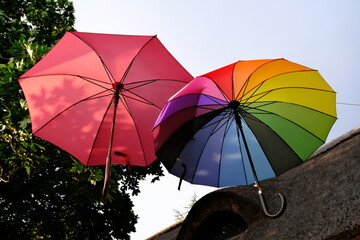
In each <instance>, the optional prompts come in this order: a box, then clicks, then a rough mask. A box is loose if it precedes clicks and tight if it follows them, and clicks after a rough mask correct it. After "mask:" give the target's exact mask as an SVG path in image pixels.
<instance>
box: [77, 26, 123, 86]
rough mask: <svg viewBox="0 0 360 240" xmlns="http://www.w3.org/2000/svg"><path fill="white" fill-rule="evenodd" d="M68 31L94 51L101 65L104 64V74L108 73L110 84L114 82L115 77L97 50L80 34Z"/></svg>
mask: <svg viewBox="0 0 360 240" xmlns="http://www.w3.org/2000/svg"><path fill="white" fill-rule="evenodd" d="M70 33H72V34H73V35H74V36H75V37H77V38H78V39H80V40H81V41H82V42H83V43H85V44H86V45H87V46H88V47H89V48H91V49H92V50H93V51H94V53H95V54H96V56H97V57H98V58H99V59H100V61H101V63H102V65H103V66H104V70H105V72H106V74H107V75H108V77H109V80H110V82H111V83H112V84H113V83H114V82H116V81H115V80H114V79H115V78H114V76H112V74H111V72H110V71H109V69H108V68H107V66H106V64H105V62H104V60H103V59H102V58H101V56H100V55H99V54H98V53H97V51H96V50H95V49H94V48H93V47H92V46H91V44H90V43H88V42H87V41H86V40H84V39H82V38H81V37H80V36H78V35H76V34H75V33H74V32H70Z"/></svg>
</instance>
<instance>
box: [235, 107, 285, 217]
mask: <svg viewBox="0 0 360 240" xmlns="http://www.w3.org/2000/svg"><path fill="white" fill-rule="evenodd" d="M236 102H237V101H236ZM238 106H239V104H238V103H235V102H234V101H232V102H230V104H229V107H230V108H232V109H234V116H235V121H236V124H237V126H238V128H239V130H240V134H241V137H242V140H243V142H244V146H245V150H246V154H247V156H248V158H249V162H250V167H251V171H252V173H253V176H254V180H255V185H256V186H257V188H258V194H259V197H260V201H261V205H262V208H263V210H264V213H265V214H266V215H267V216H268V217H271V218H276V217H279V216H280V215H281V214H282V213H283V212H284V211H285V197H284V196H283V195H282V194H281V193H278V194H277V195H278V197H279V198H280V200H281V207H280V210H278V211H277V212H276V213H274V214H272V213H270V212H269V211H268V209H267V205H266V202H265V198H264V196H263V194H262V189H261V187H260V183H259V179H258V177H257V174H256V171H255V166H254V163H253V160H252V157H251V154H250V149H249V146H248V145H247V142H246V139H245V134H244V130H243V128H242V123H241V119H240V115H239V112H238Z"/></svg>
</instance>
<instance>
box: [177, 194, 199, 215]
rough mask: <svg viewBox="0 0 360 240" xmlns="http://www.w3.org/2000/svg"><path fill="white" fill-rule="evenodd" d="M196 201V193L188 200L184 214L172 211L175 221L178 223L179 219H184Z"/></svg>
mask: <svg viewBox="0 0 360 240" xmlns="http://www.w3.org/2000/svg"><path fill="white" fill-rule="evenodd" d="M197 200H198V196H197V195H196V192H194V195H192V197H191V199H190V203H189V204H188V205H187V206H186V207H185V209H186V211H185V212H182V211H180V210H178V209H173V211H174V214H175V219H176V221H180V220H181V219H184V218H185V217H186V216H187V215H188V213H189V212H190V210H191V208H192V207H193V206H194V204H195V203H196V202H197Z"/></svg>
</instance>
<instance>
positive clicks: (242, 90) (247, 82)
mask: <svg viewBox="0 0 360 240" xmlns="http://www.w3.org/2000/svg"><path fill="white" fill-rule="evenodd" d="M283 59H284V58H279V59H274V60H273V61H270V62H266V63H264V64H262V65H260V66H259V67H257V68H256V69H255V70H254V71H253V72H252V73H251V74H250V76H249V77H248V78H247V79H246V81H245V84H244V85H243V87H242V88H241V89H240V91H239V93H238V95H237V96H236V99H238V97H239V94H240V93H241V92H243V94H242V96H241V97H240V99H241V98H242V97H243V96H244V94H245V90H246V88H247V86H248V85H249V81H250V78H251V77H252V75H253V74H254V73H255V72H256V71H257V70H258V69H259V68H261V67H263V66H264V65H266V64H268V63H272V62H274V61H278V60H283Z"/></svg>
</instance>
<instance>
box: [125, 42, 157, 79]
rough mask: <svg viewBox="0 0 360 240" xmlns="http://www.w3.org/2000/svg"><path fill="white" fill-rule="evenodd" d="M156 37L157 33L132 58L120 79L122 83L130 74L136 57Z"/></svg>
mask: <svg viewBox="0 0 360 240" xmlns="http://www.w3.org/2000/svg"><path fill="white" fill-rule="evenodd" d="M154 38H156V35H155V36H152V37H151V38H150V39H149V40H148V41H147V42H146V43H145V44H144V45H143V46H142V47H141V48H140V49H139V51H138V52H137V53H136V55H135V56H134V57H133V58H132V60H131V62H130V64H129V65H128V67H127V68H126V71H125V73H124V74H123V76H122V77H121V80H120V82H121V83H124V81H125V78H126V77H127V75H128V74H129V72H130V69H131V67H132V65H133V64H134V61H135V59H136V58H137V56H139V54H140V52H141V51H142V50H143V49H144V48H145V46H146V45H148V44H149V42H150V41H151V40H153V39H154Z"/></svg>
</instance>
